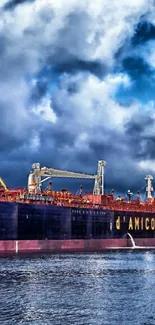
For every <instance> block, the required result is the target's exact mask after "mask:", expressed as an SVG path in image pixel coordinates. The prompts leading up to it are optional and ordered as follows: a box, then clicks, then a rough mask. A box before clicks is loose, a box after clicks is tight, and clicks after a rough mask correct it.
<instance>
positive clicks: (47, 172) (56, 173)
mask: <svg viewBox="0 0 155 325" xmlns="http://www.w3.org/2000/svg"><path fill="white" fill-rule="evenodd" d="M40 175H41V176H51V177H65V178H84V179H95V178H96V177H97V175H88V174H84V173H75V172H69V171H67V170H59V169H54V168H47V167H43V168H41V170H40Z"/></svg>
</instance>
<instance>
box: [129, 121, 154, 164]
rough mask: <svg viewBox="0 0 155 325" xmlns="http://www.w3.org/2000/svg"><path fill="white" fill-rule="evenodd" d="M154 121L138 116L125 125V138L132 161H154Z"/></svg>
mask: <svg viewBox="0 0 155 325" xmlns="http://www.w3.org/2000/svg"><path fill="white" fill-rule="evenodd" d="M154 128H155V119H154V118H153V117H151V116H146V115H138V116H134V119H132V120H130V121H129V122H128V123H127V124H126V137H127V140H128V146H129V148H130V155H131V156H132V157H133V159H137V160H138V159H144V160H145V159H154V157H155V134H154Z"/></svg>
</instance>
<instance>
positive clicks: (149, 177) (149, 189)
mask: <svg viewBox="0 0 155 325" xmlns="http://www.w3.org/2000/svg"><path fill="white" fill-rule="evenodd" d="M145 180H146V181H147V186H146V192H147V198H148V199H151V198H152V195H151V192H153V187H152V180H153V176H152V175H146V176H145Z"/></svg>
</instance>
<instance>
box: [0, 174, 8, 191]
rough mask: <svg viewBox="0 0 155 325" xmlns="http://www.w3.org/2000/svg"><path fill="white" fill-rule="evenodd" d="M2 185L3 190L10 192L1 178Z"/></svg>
mask: <svg viewBox="0 0 155 325" xmlns="http://www.w3.org/2000/svg"><path fill="white" fill-rule="evenodd" d="M0 184H1V185H2V186H3V188H4V189H5V191H8V188H7V186H6V185H5V183H4V181H3V179H2V178H1V177H0Z"/></svg>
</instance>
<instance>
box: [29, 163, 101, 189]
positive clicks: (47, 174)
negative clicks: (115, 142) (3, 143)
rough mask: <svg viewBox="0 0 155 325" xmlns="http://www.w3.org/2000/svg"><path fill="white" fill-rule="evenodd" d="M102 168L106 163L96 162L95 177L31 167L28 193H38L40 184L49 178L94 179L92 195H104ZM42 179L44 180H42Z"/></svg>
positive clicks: (35, 166)
mask: <svg viewBox="0 0 155 325" xmlns="http://www.w3.org/2000/svg"><path fill="white" fill-rule="evenodd" d="M104 166H106V162H105V161H103V160H99V161H98V172H97V175H89V174H84V173H77V172H76V173H75V172H70V171H67V170H61V169H54V168H48V167H42V168H40V164H39V163H34V164H33V165H32V168H33V171H32V172H31V173H30V174H29V178H28V191H29V192H30V193H31V192H35V193H40V191H41V184H42V183H43V182H44V181H46V180H47V179H49V178H51V177H58V178H62V177H64V178H76V179H94V180H95V185H94V194H104V179H103V178H104ZM42 177H44V179H42Z"/></svg>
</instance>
